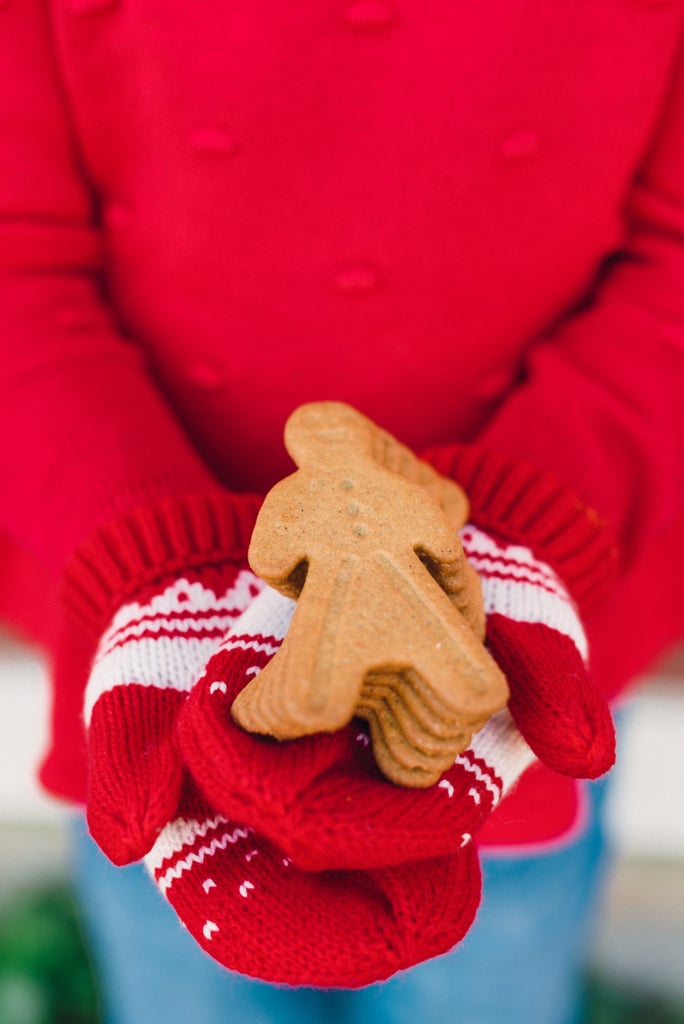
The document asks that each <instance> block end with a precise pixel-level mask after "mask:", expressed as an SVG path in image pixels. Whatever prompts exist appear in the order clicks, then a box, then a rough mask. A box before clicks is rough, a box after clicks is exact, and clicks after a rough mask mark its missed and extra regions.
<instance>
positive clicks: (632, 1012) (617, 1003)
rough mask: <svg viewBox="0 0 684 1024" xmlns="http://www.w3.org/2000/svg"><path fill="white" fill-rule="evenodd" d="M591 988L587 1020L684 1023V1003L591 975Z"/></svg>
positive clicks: (620, 1023) (589, 1023) (607, 1023)
mask: <svg viewBox="0 0 684 1024" xmlns="http://www.w3.org/2000/svg"><path fill="white" fill-rule="evenodd" d="M588 988H589V991H588V996H589V998H588V1010H587V1018H586V1024H684V1004H682V1005H679V1006H674V1005H672V1004H670V1003H667V1002H665V1001H664V1000H663V999H661V998H659V997H657V996H655V995H652V996H651V995H645V994H640V993H636V992H629V991H627V990H625V989H624V988H623V987H621V986H618V985H617V984H615V983H614V982H609V981H606V980H605V979H602V978H592V979H591V980H590V982H589V986H588Z"/></svg>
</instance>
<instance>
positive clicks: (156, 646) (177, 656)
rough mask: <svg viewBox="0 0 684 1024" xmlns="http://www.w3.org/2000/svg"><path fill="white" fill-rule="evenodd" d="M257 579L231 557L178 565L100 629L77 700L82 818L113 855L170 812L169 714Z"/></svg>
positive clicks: (175, 781) (133, 847)
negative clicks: (83, 753) (83, 774)
mask: <svg viewBox="0 0 684 1024" xmlns="http://www.w3.org/2000/svg"><path fill="white" fill-rule="evenodd" d="M261 587H262V584H261V583H260V581H259V580H257V578H256V577H255V576H254V575H253V574H252V573H251V572H249V571H247V570H240V569H238V568H236V567H235V566H228V567H225V568H223V569H215V568H211V569H209V568H207V569H204V570H202V571H199V572H194V573H186V574H185V575H184V576H183V577H181V578H179V579H174V580H172V581H170V582H169V583H168V584H167V585H157V586H151V587H148V588H146V589H145V590H144V591H143V592H142V593H141V594H140V595H139V597H138V599H137V600H136V601H133V602H129V603H128V604H125V605H123V606H122V607H121V608H120V609H119V611H118V612H117V613H116V615H115V616H114V618H113V620H112V622H111V623H110V625H109V627H108V629H107V630H106V631H105V633H104V635H103V636H102V638H101V640H100V643H99V645H98V648H97V651H96V654H95V659H94V663H93V668H92V672H91V675H90V678H89V680H88V684H87V687H86V691H85V704H84V717H85V721H86V725H87V728H88V751H89V799H88V823H89V827H90V830H91V833H92V835H93V837H94V838H95V840H96V841H97V843H98V844H99V845H100V846H101V848H102V849H103V850H104V851H105V853H107V855H108V856H109V857H110V858H111V859H112V860H113V861H114V863H116V864H125V863H128V862H129V861H131V860H136V859H138V858H139V857H141V856H143V854H145V853H146V852H147V851H148V850H149V848H150V846H151V845H152V843H153V842H154V840H155V839H156V837H157V835H158V832H159V829H160V828H161V827H162V826H163V825H165V824H166V823H167V821H168V820H169V819H170V818H172V817H173V816H174V815H175V812H176V805H177V802H178V797H179V793H180V787H181V781H182V765H181V761H180V757H179V754H178V751H177V747H176V742H175V736H174V725H175V721H176V718H177V716H178V713H179V711H180V708H181V706H182V704H183V702H184V700H185V698H186V696H187V694H188V692H189V691H190V689H191V688H192V686H193V684H194V683H195V681H196V679H197V677H198V676H199V674H200V673H201V671H202V669H203V667H204V666H205V664H206V662H207V660H208V658H209V657H210V656H211V654H212V653H213V652H214V651H215V650H216V648H217V646H218V645H219V643H220V641H221V639H222V638H223V637H224V636H225V634H226V632H227V631H228V630H229V629H230V627H231V625H232V624H233V622H234V621H235V620H236V618H237V617H238V616H239V615H240V613H241V612H242V611H244V609H245V608H246V607H247V606H248V604H249V603H250V601H252V600H253V598H254V597H255V596H256V594H258V593H259V591H260V589H261Z"/></svg>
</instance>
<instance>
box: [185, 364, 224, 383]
mask: <svg viewBox="0 0 684 1024" xmlns="http://www.w3.org/2000/svg"><path fill="white" fill-rule="evenodd" d="M186 375H187V378H188V380H189V381H190V383H191V384H194V386H195V387H197V388H201V389H202V390H204V391H215V390H216V389H217V388H221V387H223V386H224V384H225V382H226V378H225V371H224V369H223V368H222V367H221V366H219V364H218V363H212V362H210V361H209V360H203V359H198V360H197V361H196V362H194V363H190V365H189V366H188V367H187V370H186Z"/></svg>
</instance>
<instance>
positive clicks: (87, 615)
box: [62, 489, 261, 636]
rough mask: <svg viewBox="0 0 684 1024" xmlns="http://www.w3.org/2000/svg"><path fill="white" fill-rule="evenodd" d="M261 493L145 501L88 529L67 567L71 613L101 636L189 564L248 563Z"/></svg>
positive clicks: (218, 493) (66, 596)
mask: <svg viewBox="0 0 684 1024" xmlns="http://www.w3.org/2000/svg"><path fill="white" fill-rule="evenodd" d="M260 503H261V502H260V499H259V498H258V497H257V496H256V495H234V494H230V493H228V492H225V491H220V490H218V489H217V490H216V492H215V493H208V494H198V495H188V496H184V497H182V498H175V499H165V500H163V501H160V502H158V503H157V504H152V505H147V506H142V507H141V508H138V509H136V510H135V511H134V512H131V513H129V514H128V515H126V516H124V517H122V518H121V519H117V520H114V521H113V522H111V523H109V524H107V525H106V526H105V527H102V528H101V529H99V530H97V531H96V532H95V533H94V534H92V535H91V536H89V537H88V538H87V539H86V540H85V541H84V542H83V543H82V544H81V545H80V546H79V547H78V549H77V550H76V552H75V553H74V554H73V555H72V557H71V559H70V561H69V563H68V565H67V567H66V570H65V573H64V584H63V595H62V596H63V603H64V606H65V608H66V611H67V614H68V615H69V617H70V618H71V619H72V620H74V621H77V622H78V624H79V625H80V626H81V627H82V628H84V629H85V630H86V631H88V632H89V633H91V634H92V635H95V636H97V635H98V634H99V632H100V631H101V630H102V629H103V628H104V626H105V625H106V624H107V622H108V620H109V618H110V616H111V615H112V614H113V613H114V611H115V610H116V609H118V608H120V606H121V605H122V604H124V603H125V602H126V601H127V600H128V599H129V598H131V597H132V596H136V595H138V594H139V593H140V591H141V590H142V588H144V587H147V586H149V585H154V584H159V582H160V581H161V580H165V579H170V578H172V577H173V576H174V575H177V574H179V573H182V572H185V571H187V570H193V569H197V570H202V569H205V568H206V567H209V566H220V565H223V564H224V563H226V562H233V563H236V564H239V563H245V562H246V558H247V548H248V546H249V540H250V537H251V533H252V529H253V526H254V521H255V519H256V515H257V512H258V510H259V505H260Z"/></svg>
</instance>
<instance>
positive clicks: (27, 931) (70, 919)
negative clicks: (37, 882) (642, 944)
mask: <svg viewBox="0 0 684 1024" xmlns="http://www.w3.org/2000/svg"><path fill="white" fill-rule="evenodd" d="M0 1024H100V1016H99V1012H98V1006H97V993H96V985H95V979H94V977H93V973H92V969H91V966H90V963H89V960H88V955H87V952H86V948H85V946H84V943H83V939H82V936H81V932H80V928H79V924H78V919H77V916H76V909H75V905H74V900H73V897H72V895H71V892H70V890H69V888H68V887H67V886H64V885H50V886H47V887H44V888H42V889H39V890H33V891H31V892H27V893H25V894H23V895H20V896H17V897H16V898H15V899H14V900H13V901H12V902H11V903H8V904H5V905H4V906H3V907H2V908H0ZM150 1024H153V1022H150ZM502 1024H505V1021H502ZM586 1024H684V1005H680V1006H673V1005H671V1004H668V1003H665V1002H664V1001H663V1000H662V999H659V998H657V997H655V996H653V997H649V996H646V995H641V994H638V993H634V992H628V991H625V989H624V988H622V987H619V986H617V985H616V984H614V983H612V982H608V981H606V980H605V979H604V978H591V979H590V981H589V985H588V1009H587V1017H586Z"/></svg>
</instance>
